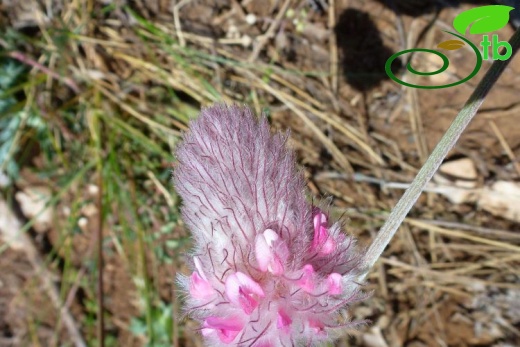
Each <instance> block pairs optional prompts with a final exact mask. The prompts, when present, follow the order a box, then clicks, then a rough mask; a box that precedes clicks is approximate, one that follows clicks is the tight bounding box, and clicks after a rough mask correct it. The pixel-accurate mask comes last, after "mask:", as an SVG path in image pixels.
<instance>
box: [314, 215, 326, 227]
mask: <svg viewBox="0 0 520 347" xmlns="http://www.w3.org/2000/svg"><path fill="white" fill-rule="evenodd" d="M327 221H328V218H327V215H326V214H325V213H323V212H318V213H316V215H315V216H314V230H316V229H318V227H320V226H325V227H326V226H327Z"/></svg>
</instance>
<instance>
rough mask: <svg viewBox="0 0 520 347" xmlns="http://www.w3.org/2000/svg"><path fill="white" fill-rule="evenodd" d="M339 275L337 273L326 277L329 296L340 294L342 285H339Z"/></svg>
mask: <svg viewBox="0 0 520 347" xmlns="http://www.w3.org/2000/svg"><path fill="white" fill-rule="evenodd" d="M341 278H342V277H341V275H340V274H338V273H331V274H330V275H329V277H327V286H328V292H329V294H331V295H338V294H341V291H342V285H341Z"/></svg>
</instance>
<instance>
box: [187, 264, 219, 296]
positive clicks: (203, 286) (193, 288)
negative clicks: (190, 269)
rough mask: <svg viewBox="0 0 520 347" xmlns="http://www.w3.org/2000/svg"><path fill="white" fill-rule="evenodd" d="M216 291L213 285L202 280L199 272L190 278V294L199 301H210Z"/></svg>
mask: <svg viewBox="0 0 520 347" xmlns="http://www.w3.org/2000/svg"><path fill="white" fill-rule="evenodd" d="M214 292H215V291H214V289H213V287H212V286H211V284H210V283H209V282H208V281H207V280H205V279H204V278H202V277H201V276H200V275H199V273H198V272H197V271H195V272H194V273H193V274H191V277H190V294H191V296H193V297H194V298H197V299H209V298H210V297H211V296H213V293H214Z"/></svg>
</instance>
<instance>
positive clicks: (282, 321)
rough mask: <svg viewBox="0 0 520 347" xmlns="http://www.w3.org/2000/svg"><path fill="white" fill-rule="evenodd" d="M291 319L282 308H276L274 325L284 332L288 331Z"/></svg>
mask: <svg viewBox="0 0 520 347" xmlns="http://www.w3.org/2000/svg"><path fill="white" fill-rule="evenodd" d="M291 323H292V319H291V318H290V317H289V316H288V315H287V313H285V311H283V310H278V317H277V319H276V327H277V328H278V329H280V330H283V331H284V332H289V330H290V326H291Z"/></svg>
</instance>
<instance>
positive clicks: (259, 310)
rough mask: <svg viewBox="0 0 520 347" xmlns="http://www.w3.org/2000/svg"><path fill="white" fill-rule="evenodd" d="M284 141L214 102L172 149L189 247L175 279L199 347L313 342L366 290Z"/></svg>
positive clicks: (238, 110) (329, 335)
mask: <svg viewBox="0 0 520 347" xmlns="http://www.w3.org/2000/svg"><path fill="white" fill-rule="evenodd" d="M287 140H288V135H287V134H285V135H282V134H275V135H271V133H270V132H269V125H268V123H267V121H266V118H265V117H260V119H257V118H256V117H255V116H254V114H253V113H252V112H251V110H250V109H249V108H247V107H241V106H227V105H215V106H212V107H209V108H206V109H203V110H202V112H201V115H200V117H199V118H198V119H196V120H195V121H193V122H191V124H190V130H189V132H187V133H186V134H185V136H184V139H183V142H182V143H181V144H180V145H179V147H178V149H177V153H176V154H177V158H178V161H179V163H178V165H177V166H176V168H175V172H174V182H175V186H176V189H177V191H178V193H179V195H180V196H181V197H182V200H183V206H182V211H181V212H182V217H183V220H184V221H185V223H186V225H187V227H188V228H189V229H190V230H191V233H192V236H193V241H194V246H195V249H194V252H193V253H194V254H196V256H195V257H193V262H192V264H193V265H192V269H191V270H192V274H191V276H190V277H185V276H180V277H179V284H180V286H181V287H182V288H183V290H184V292H185V294H186V300H185V312H186V313H188V314H189V315H190V316H191V317H192V318H193V319H195V320H197V321H198V322H199V323H200V324H201V327H202V329H201V332H202V335H203V336H204V339H205V341H206V344H207V346H217V347H218V346H228V345H233V346H251V347H268V346H272V347H274V346H292V345H300V344H302V345H315V344H316V343H319V342H325V341H331V340H332V339H334V337H335V336H338V332H340V330H341V329H343V328H344V327H345V326H347V325H348V324H350V325H354V324H355V323H348V321H346V320H345V314H344V309H345V308H346V307H347V306H348V305H349V304H351V303H352V302H354V301H357V300H360V299H362V298H363V297H364V296H363V294H362V293H361V292H360V288H359V285H358V284H357V283H356V282H355V281H354V280H355V279H356V278H357V276H358V275H359V271H360V256H359V253H358V252H357V251H356V250H355V247H354V246H355V241H354V239H353V238H351V237H349V236H348V235H346V234H345V233H344V232H343V231H342V230H341V227H340V224H339V223H337V222H336V223H334V222H331V221H330V216H328V215H327V214H326V213H325V212H323V211H322V210H321V209H318V208H316V207H314V206H313V205H312V204H310V203H309V202H308V200H307V199H306V196H305V194H306V192H305V181H304V178H303V175H302V173H301V171H299V170H298V169H297V168H296V161H295V157H294V153H293V152H292V151H290V150H288V149H287V147H286V144H287Z"/></svg>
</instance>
